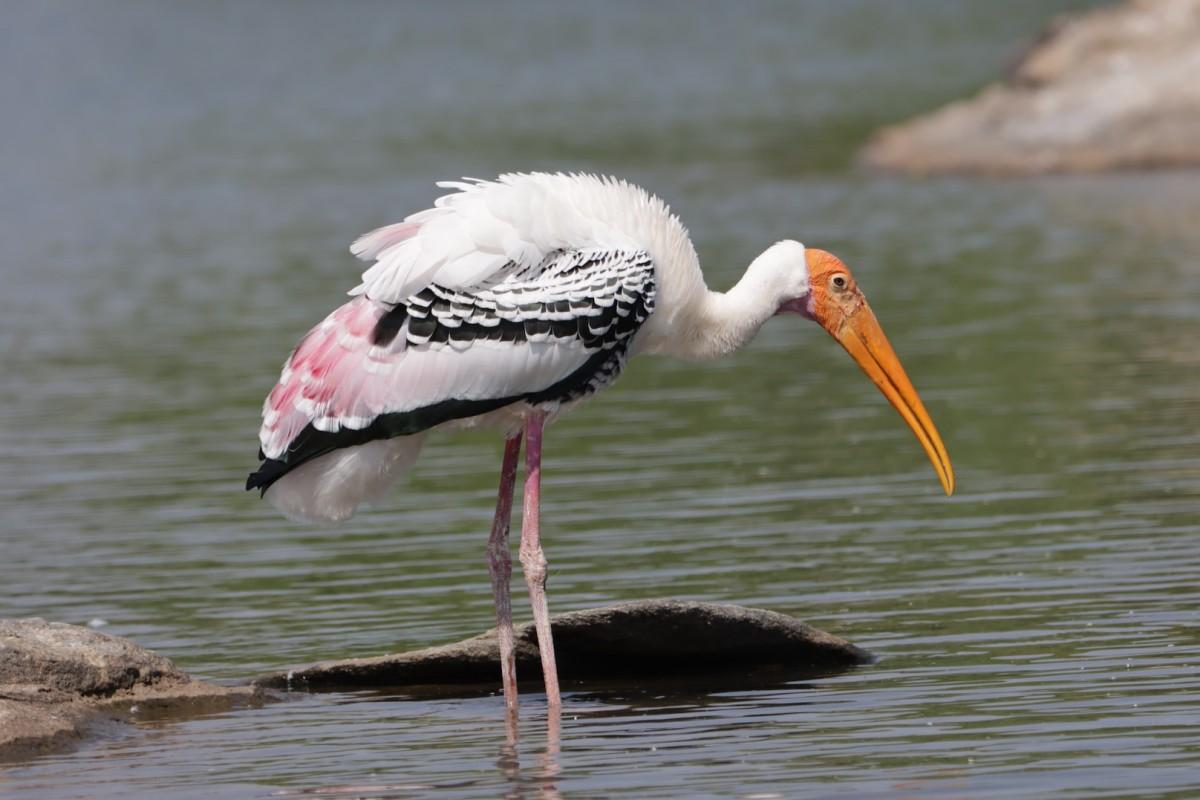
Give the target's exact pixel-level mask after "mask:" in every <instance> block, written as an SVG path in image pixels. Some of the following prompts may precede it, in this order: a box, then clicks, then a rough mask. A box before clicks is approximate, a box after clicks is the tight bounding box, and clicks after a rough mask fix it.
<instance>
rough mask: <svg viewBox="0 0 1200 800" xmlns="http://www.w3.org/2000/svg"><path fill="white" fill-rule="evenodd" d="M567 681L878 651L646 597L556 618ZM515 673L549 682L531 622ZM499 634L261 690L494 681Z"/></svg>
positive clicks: (800, 627) (346, 664) (756, 618)
mask: <svg viewBox="0 0 1200 800" xmlns="http://www.w3.org/2000/svg"><path fill="white" fill-rule="evenodd" d="M551 626H552V628H553V631H554V650H555V656H556V658H557V660H558V669H559V677H560V678H562V679H563V680H564V681H572V680H587V679H604V678H619V677H636V678H639V679H643V680H654V679H671V680H674V679H677V678H679V677H680V676H693V677H694V676H703V675H706V674H708V675H721V674H723V675H726V676H728V675H729V674H731V673H737V674H740V675H745V674H746V673H748V672H753V671H755V670H763V669H769V668H770V669H776V670H785V671H787V672H788V674H790V675H801V674H804V675H812V674H827V673H830V672H835V671H838V670H839V669H845V668H847V667H850V666H854V665H856V664H864V663H869V662H870V661H871V660H872V657H871V655H870V653H868V652H867V651H865V650H862V649H860V648H858V647H856V646H854V645H853V644H850V643H849V642H847V641H845V640H844V639H839V638H838V637H836V636H833V635H831V634H828V633H825V632H824V631H821V630H817V629H816V628H813V627H812V626H810V625H806V624H805V623H803V622H801V621H799V620H797V619H794V618H792V617H789V616H787V615H785V614H779V613H776V612H774V611H764V610H762V609H757V608H743V607H741V606H735V605H728V604H723V603H698V602H685V601H680V600H644V601H637V602H630V603H621V604H618V605H612V606H606V607H603V608H595V609H588V610H585V611H573V612H570V613H567V614H561V615H559V616H556V617H553V618H552V619H551ZM516 638H517V674H518V675H519V676H520V677H521V679H522V680H531V679H537V680H539V681H540V680H541V662H540V660H539V655H538V648H537V635H536V633H535V632H534V629H533V625H532V624H529V625H526V626H525V627H524V628H521V629H519V630H518V631H517V632H516ZM499 658H500V652H499V645H498V644H497V641H496V631H495V630H494V629H493V630H490V631H488V632H487V633H483V634H480V635H479V636H475V637H472V638H470V639H466V640H464V641H461V642H458V643H456V644H450V645H444V646H441V647H429V648H425V649H422V650H413V651H410V652H407V653H399V654H396V655H386V656H377V657H374V658H353V659H346V660H342V661H326V662H321V663H319V664H315V665H313V666H311V667H305V668H301V669H294V670H289V671H287V672H279V673H275V674H272V675H268V676H265V677H263V678H260V679H259V680H258V681H256V684H257V685H260V686H265V687H271V688H279V689H302V690H318V691H319V690H335V689H346V688H353V687H362V686H390V687H401V686H405V687H421V686H423V687H430V688H436V689H438V690H439V691H441V692H443V693H444V691H445V687H446V686H447V685H449V684H496V683H498V681H499V672H500V669H499Z"/></svg>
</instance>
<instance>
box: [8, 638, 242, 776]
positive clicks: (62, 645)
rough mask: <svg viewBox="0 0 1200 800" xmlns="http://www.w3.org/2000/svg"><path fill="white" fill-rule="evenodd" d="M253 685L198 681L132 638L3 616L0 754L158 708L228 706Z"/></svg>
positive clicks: (25, 751) (73, 737) (43, 746)
mask: <svg viewBox="0 0 1200 800" xmlns="http://www.w3.org/2000/svg"><path fill="white" fill-rule="evenodd" d="M259 695H261V692H258V691H256V690H254V689H249V688H230V687H224V686H215V685H213V684H210V683H204V682H203V681H198V680H194V679H193V678H191V677H190V676H188V675H187V674H186V673H184V672H181V671H180V670H179V669H177V668H176V667H175V665H174V664H172V663H171V662H170V661H169V660H168V659H166V658H163V657H162V656H160V655H158V654H156V653H153V652H151V651H149V650H146V649H145V648H142V647H139V646H138V645H136V644H134V643H133V642H131V641H129V640H128V639H122V638H120V637H118V636H109V635H107V634H103V633H99V632H97V631H93V630H90V629H88V628H80V627H77V626H75V625H64V624H63V623H59V622H46V621H45V620H41V619H17V620H0V759H5V760H12V759H19V758H25V757H28V756H30V755H35V754H37V753H41V752H46V751H49V750H54V749H59V748H61V747H63V746H66V745H69V744H71V743H73V742H76V741H78V740H79V739H81V738H82V737H83V736H85V735H86V734H89V733H95V732H99V731H102V730H104V729H105V728H109V727H112V726H119V725H122V724H124V721H125V720H126V719H127V718H128V716H129V713H130V709H131V708H132V707H133V706H135V705H136V706H137V707H139V708H140V709H142V710H149V709H154V710H155V712H156V713H162V712H170V711H183V710H186V711H188V712H199V711H207V710H213V709H219V708H228V707H230V706H231V705H233V704H234V703H236V702H242V701H246V700H249V699H251V698H253V697H257V696H259Z"/></svg>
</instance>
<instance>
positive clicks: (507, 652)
mask: <svg viewBox="0 0 1200 800" xmlns="http://www.w3.org/2000/svg"><path fill="white" fill-rule="evenodd" d="M520 454H521V434H520V433H518V434H516V435H515V436H511V437H509V438H508V439H506V440H505V442H504V464H503V466H501V467H500V491H499V493H498V495H497V497H496V517H495V519H493V520H492V535H491V536H490V537H489V538H488V546H487V555H488V572H489V573H490V574H491V576H492V597H493V598H494V599H495V601H496V637H497V639H499V641H500V677H501V679H502V680H503V683H504V705H505V706H506V707H507V709H508V717H509V721H510V722H511V721H513V720H514V719H515V717H516V714H517V658H516V650H515V647H514V645H513V622H512V603H511V601H510V600H509V595H508V584H509V581H510V580H511V579H512V556H510V555H509V552H508V529H509V524H510V522H511V520H512V501H513V486H514V485H515V484H516V482H517V458H518V456H520Z"/></svg>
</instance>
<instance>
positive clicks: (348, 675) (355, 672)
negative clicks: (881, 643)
mask: <svg viewBox="0 0 1200 800" xmlns="http://www.w3.org/2000/svg"><path fill="white" fill-rule="evenodd" d="M552 624H553V626H554V639H555V645H556V649H557V655H558V662H559V671H560V675H561V677H562V678H563V679H564V680H567V681H572V680H574V681H583V680H590V681H602V680H605V679H629V678H636V679H637V681H638V683H639V684H656V682H657V681H664V680H672V681H674V680H678V679H680V678H684V679H686V678H699V679H701V680H702V681H703V682H704V686H705V687H706V688H712V687H713V686H716V685H724V683H725V682H727V681H728V680H729V678H730V676H734V675H736V676H740V677H742V678H745V677H746V676H749V675H759V674H763V672H764V670H765V671H767V672H768V673H769V674H770V675H771V676H772V677H773V678H786V679H791V678H794V677H799V676H812V675H819V674H830V673H833V672H837V671H839V670H842V669H846V668H848V667H851V666H853V665H855V664H863V663H867V662H869V661H871V656H870V654H869V653H867V652H866V651H864V650H860V649H859V648H857V647H855V646H854V645H852V644H850V643H849V642H846V641H844V640H842V639H839V638H837V637H836V636H831V635H830V634H828V633H824V632H823V631H819V630H817V629H816V628H812V627H810V626H808V625H805V624H804V623H803V622H800V621H799V620H795V619H792V618H791V617H788V616H785V615H783V614H777V613H775V612H772V611H762V610H759V609H753V608H742V607H740V606H733V605H722V604H717V603H690V602H682V601H678V600H652V601H643V602H635V603H622V604H620V605H615V606H608V607H605V608H597V609H591V610H587V611H575V612H572V613H569V614H562V615H560V616H558V617H555V618H553V620H552ZM517 656H518V661H519V670H520V675H521V678H522V680H537V681H540V680H541V662H540V661H539V659H538V649H537V636H536V634H535V633H534V630H533V626H532V625H528V626H526V627H525V628H523V629H522V630H520V631H518V633H517ZM499 658H500V654H499V648H498V646H497V643H496V633H495V631H494V630H493V631H488V632H487V633H484V634H481V635H479V636H476V637H474V638H471V639H467V640H466V641H463V642H459V643H458V644H452V645H446V646H444V647H430V648H427V649H424V650H415V651H413V652H409V653H400V654H398V655H391V656H380V657H378V658H360V659H351V660H347V661H330V662H325V663H322V664H317V665H316V666H313V667H308V668H306V669H301V670H293V671H291V672H286V673H278V674H276V675H270V676H267V677H266V678H263V679H261V680H259V681H257V682H256V684H255V685H254V686H250V687H227V686H216V685H213V684H211V683H205V682H203V681H198V680H195V679H194V678H192V677H190V676H189V675H187V674H186V673H184V672H182V671H180V670H179V669H178V668H176V667H175V665H174V664H172V663H171V662H170V661H169V660H168V659H166V658H163V657H162V656H160V655H158V654H157V653H153V652H151V651H149V650H146V649H145V648H142V647H139V646H138V645H136V644H134V643H133V642H131V641H129V640H128V639H122V638H121V637H118V636H109V635H107V634H103V633H99V632H97V631H94V630H90V629H88V628H80V627H77V626H74V625H64V624H62V623H57V622H46V621H45V620H40V619H18V620H0V761H12V760H17V759H24V758H28V757H30V756H32V755H37V754H39V753H43V752H48V751H51V750H58V749H62V748H63V747H66V746H69V745H71V744H74V743H76V742H78V741H79V740H81V739H82V738H84V737H85V736H89V735H95V734H101V733H105V732H109V731H114V730H117V729H120V728H122V727H123V726H126V725H127V724H128V723H129V721H130V720H131V719H132V718H133V716H134V714H135V712H136V713H139V714H144V713H146V712H152V713H153V714H154V715H155V717H156V718H161V717H163V716H168V715H178V716H183V715H185V714H195V713H204V712H209V711H218V710H224V709H228V708H230V707H232V706H235V705H239V704H244V703H248V702H260V701H263V700H266V699H269V698H270V697H271V696H272V694H271V693H270V692H269V689H268V687H278V688H293V689H314V690H318V689H342V688H353V687H363V686H390V687H400V686H403V687H421V688H422V691H424V692H426V693H431V694H442V695H451V694H463V693H464V689H465V687H466V686H468V685H471V684H474V685H476V686H479V687H486V689H483V690H484V691H492V690H493V689H494V688H495V687H496V686H497V685H498V684H499V675H500V667H499ZM718 676H720V677H718ZM656 685H657V684H656Z"/></svg>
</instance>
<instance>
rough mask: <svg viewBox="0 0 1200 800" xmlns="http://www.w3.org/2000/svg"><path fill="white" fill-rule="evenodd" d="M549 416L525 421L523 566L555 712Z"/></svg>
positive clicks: (557, 699) (539, 415) (559, 702)
mask: <svg viewBox="0 0 1200 800" xmlns="http://www.w3.org/2000/svg"><path fill="white" fill-rule="evenodd" d="M545 424H546V415H545V414H543V413H541V412H534V413H533V414H532V415H531V416H530V417H529V418H528V419H527V420H526V421H525V507H524V514H523V516H522V519H521V567H522V569H523V570H524V572H525V583H526V584H528V586H529V602H530V605H532V606H533V625H534V627H535V628H536V629H537V638H538V650H539V651H540V652H541V654H542V674H543V676H544V677H545V679H546V702H547V703H548V704H549V706H550V709H551V711H552V712H554V713H556V712H557V711H558V709H559V708H560V707H561V706H562V700H561V698H560V697H559V693H558V669H557V667H555V665H554V639H553V638H552V637H551V635H550V609H549V608H548V607H547V605H546V556H545V554H544V553H542V543H541V539H540V535H539V530H538V527H539V516H538V514H539V510H538V509H539V506H540V495H541V488H542V428H543V427H544V426H545Z"/></svg>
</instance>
